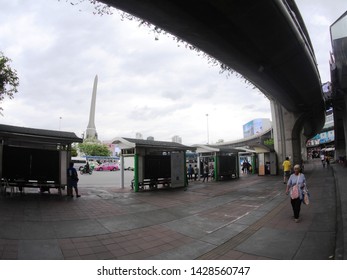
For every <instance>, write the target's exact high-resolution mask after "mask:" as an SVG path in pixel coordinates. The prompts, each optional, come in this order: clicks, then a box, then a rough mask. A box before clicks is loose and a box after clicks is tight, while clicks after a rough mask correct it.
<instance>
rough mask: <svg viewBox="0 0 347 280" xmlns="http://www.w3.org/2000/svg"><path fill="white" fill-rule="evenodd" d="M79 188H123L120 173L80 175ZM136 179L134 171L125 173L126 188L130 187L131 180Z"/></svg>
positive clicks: (106, 172) (97, 172) (100, 172)
mask: <svg viewBox="0 0 347 280" xmlns="http://www.w3.org/2000/svg"><path fill="white" fill-rule="evenodd" d="M78 176H79V179H80V180H79V182H78V186H79V188H92V187H119V188H120V187H121V183H120V178H121V172H120V171H94V172H93V174H92V175H89V174H84V175H81V174H79V175H78ZM133 178H134V172H133V171H124V186H125V187H126V188H128V187H130V184H131V180H132V179H133Z"/></svg>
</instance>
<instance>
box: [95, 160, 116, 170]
mask: <svg viewBox="0 0 347 280" xmlns="http://www.w3.org/2000/svg"><path fill="white" fill-rule="evenodd" d="M94 170H95V171H104V170H109V171H116V170H119V165H118V164H117V163H113V162H104V163H102V164H100V165H98V166H95V167H94Z"/></svg>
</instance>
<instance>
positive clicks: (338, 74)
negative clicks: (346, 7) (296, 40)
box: [330, 12, 347, 163]
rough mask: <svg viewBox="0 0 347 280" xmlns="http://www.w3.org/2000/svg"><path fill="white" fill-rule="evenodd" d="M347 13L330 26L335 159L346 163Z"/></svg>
mask: <svg viewBox="0 0 347 280" xmlns="http://www.w3.org/2000/svg"><path fill="white" fill-rule="evenodd" d="M346 27H347V12H345V13H344V14H342V15H341V17H339V18H338V19H337V20H336V21H335V22H334V23H333V24H332V25H331V26H330V35H331V44H332V48H333V53H332V59H331V65H330V66H331V83H332V105H333V108H334V123H335V126H334V129H335V152H336V154H335V158H336V159H341V158H342V159H344V162H345V163H346V155H347V153H346V147H347V28H346Z"/></svg>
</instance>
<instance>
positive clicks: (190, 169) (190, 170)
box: [188, 164, 194, 180]
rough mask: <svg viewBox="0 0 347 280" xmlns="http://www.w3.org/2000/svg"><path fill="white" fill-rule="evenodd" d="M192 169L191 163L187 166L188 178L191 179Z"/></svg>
mask: <svg viewBox="0 0 347 280" xmlns="http://www.w3.org/2000/svg"><path fill="white" fill-rule="evenodd" d="M193 172H194V169H193V167H192V165H191V164H189V166H188V180H193Z"/></svg>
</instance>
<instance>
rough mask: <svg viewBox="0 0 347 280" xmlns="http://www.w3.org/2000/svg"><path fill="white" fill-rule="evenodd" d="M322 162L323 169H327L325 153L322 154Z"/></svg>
mask: <svg viewBox="0 0 347 280" xmlns="http://www.w3.org/2000/svg"><path fill="white" fill-rule="evenodd" d="M320 160H321V161H322V165H323V167H325V155H324V153H322V154H321V155H320Z"/></svg>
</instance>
